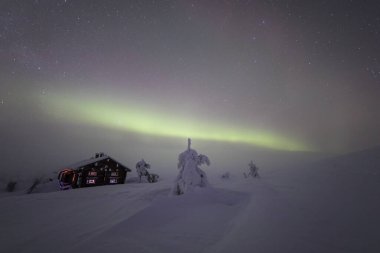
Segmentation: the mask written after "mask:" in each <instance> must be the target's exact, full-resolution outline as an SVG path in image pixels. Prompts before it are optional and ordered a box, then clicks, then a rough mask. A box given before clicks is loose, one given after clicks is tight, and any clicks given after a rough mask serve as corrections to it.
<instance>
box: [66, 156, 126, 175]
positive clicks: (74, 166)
mask: <svg viewBox="0 0 380 253" xmlns="http://www.w3.org/2000/svg"><path fill="white" fill-rule="evenodd" d="M105 159H111V160H113V161H114V162H116V163H118V164H120V165H121V166H122V167H124V168H125V169H126V170H127V171H132V170H131V169H129V168H128V167H127V166H125V165H124V164H122V163H120V162H118V161H117V160H116V159H114V158H112V157H111V156H109V155H103V156H100V157H97V158H90V159H86V160H83V161H80V162H77V163H74V164H71V165H69V166H66V167H65V168H71V169H79V168H80V167H84V166H86V165H89V164H92V163H96V162H99V161H103V160H105Z"/></svg>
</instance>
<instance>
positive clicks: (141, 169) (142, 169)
mask: <svg viewBox="0 0 380 253" xmlns="http://www.w3.org/2000/svg"><path fill="white" fill-rule="evenodd" d="M148 169H150V164H149V163H146V162H145V161H144V159H141V161H139V162H138V163H136V172H137V175H138V176H139V178H140V183H141V177H143V176H148V175H149V173H148Z"/></svg>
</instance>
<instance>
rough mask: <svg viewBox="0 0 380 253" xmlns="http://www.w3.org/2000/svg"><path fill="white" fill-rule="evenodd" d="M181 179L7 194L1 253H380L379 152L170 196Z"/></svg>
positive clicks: (1, 198) (2, 198) (215, 182)
mask: <svg viewBox="0 0 380 253" xmlns="http://www.w3.org/2000/svg"><path fill="white" fill-rule="evenodd" d="M176 173H177V171H176V170H175V169H174V168H173V178H167V177H166V178H165V177H164V178H163V179H162V180H161V181H159V182H158V183H154V184H148V183H141V184H140V183H138V182H136V180H129V182H127V183H126V184H125V185H116V186H103V187H94V188H82V189H76V190H71V191H50V192H46V191H47V190H46V189H47V188H49V187H52V185H50V186H49V185H48V184H46V185H45V186H44V187H46V189H45V190H44V189H39V190H40V191H41V193H36V194H28V195H27V194H20V193H2V194H1V195H0V203H1V204H0V207H1V215H0V224H1V226H0V241H1V252H9V253H11V252H166V253H167V252H225V253H227V252H250V253H251V252H258V253H270V252H291V253H304V252H318V253H320V252H324V253H329V252H337V253H338V252H344V253H350V252H366V253H372V252H373V253H375V252H376V253H378V252H380V240H379V238H380V215H379V214H380V202H379V200H380V187H379V186H380V148H376V149H371V150H366V151H362V152H358V153H353V154H349V155H345V156H340V157H335V158H330V159H326V160H323V161H320V162H315V163H312V164H304V165H300V166H296V167H291V168H285V167H284V168H278V169H277V170H271V171H266V170H265V168H261V169H260V171H259V173H260V175H261V178H260V179H255V178H248V179H245V178H243V176H242V172H241V173H240V172H238V171H237V170H234V171H233V170H231V177H230V178H229V179H221V178H220V175H217V174H214V175H213V174H212V171H211V170H207V173H208V176H209V181H210V183H211V184H212V186H213V187H212V188H207V189H197V190H196V191H194V192H190V193H186V194H184V195H181V196H168V194H169V192H170V188H171V187H172V184H173V179H174V176H175V174H176ZM53 183H54V182H53ZM53 183H51V184H53ZM49 189H50V190H52V189H54V187H52V188H49ZM44 191H45V192H44Z"/></svg>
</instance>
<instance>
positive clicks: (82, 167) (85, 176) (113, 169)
mask: <svg viewBox="0 0 380 253" xmlns="http://www.w3.org/2000/svg"><path fill="white" fill-rule="evenodd" d="M128 172H131V170H130V169H129V168H128V167H126V166H124V165H123V164H121V163H120V162H118V161H116V160H115V159H113V158H112V157H110V156H108V155H105V154H103V153H96V154H95V157H93V158H91V159H88V160H84V161H82V162H79V163H76V164H73V165H71V166H68V167H66V168H64V169H62V170H61V171H60V172H59V174H58V180H59V184H60V187H61V189H62V190H66V189H71V188H80V187H89V186H100V185H110V184H124V183H125V178H126V177H127V173H128Z"/></svg>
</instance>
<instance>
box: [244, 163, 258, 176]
mask: <svg viewBox="0 0 380 253" xmlns="http://www.w3.org/2000/svg"><path fill="white" fill-rule="evenodd" d="M248 166H249V167H248V174H247V173H245V172H244V173H243V175H244V177H245V178H248V177H257V178H258V177H259V173H258V170H259V168H258V167H257V166H256V165H255V164H254V163H253V161H251V162H250V163H249V164H248Z"/></svg>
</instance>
